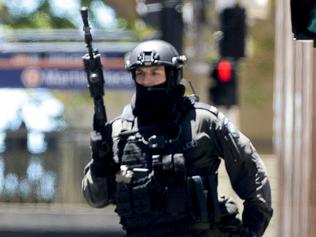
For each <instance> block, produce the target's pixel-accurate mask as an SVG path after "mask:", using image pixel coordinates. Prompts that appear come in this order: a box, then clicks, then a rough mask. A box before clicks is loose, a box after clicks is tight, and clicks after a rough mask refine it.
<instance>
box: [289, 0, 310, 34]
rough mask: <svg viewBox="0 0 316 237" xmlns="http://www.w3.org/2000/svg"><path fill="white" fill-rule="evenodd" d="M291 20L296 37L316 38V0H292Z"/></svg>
mask: <svg viewBox="0 0 316 237" xmlns="http://www.w3.org/2000/svg"><path fill="white" fill-rule="evenodd" d="M291 20H292V31H293V34H294V37H295V38H296V39H312V40H316V1H315V0H291Z"/></svg>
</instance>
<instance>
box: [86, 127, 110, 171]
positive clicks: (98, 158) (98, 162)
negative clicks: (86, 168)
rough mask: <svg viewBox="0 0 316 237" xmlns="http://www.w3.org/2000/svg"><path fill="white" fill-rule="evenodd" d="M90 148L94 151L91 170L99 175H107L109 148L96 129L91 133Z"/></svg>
mask: <svg viewBox="0 0 316 237" xmlns="http://www.w3.org/2000/svg"><path fill="white" fill-rule="evenodd" d="M90 148H91V153H92V154H91V156H92V163H91V166H90V167H91V171H92V172H93V174H94V175H95V176H98V177H105V176H107V174H108V168H109V164H107V161H106V155H107V153H108V151H109V149H108V145H107V143H106V142H105V141H104V140H103V139H102V135H101V134H100V133H97V132H96V131H92V132H91V133H90Z"/></svg>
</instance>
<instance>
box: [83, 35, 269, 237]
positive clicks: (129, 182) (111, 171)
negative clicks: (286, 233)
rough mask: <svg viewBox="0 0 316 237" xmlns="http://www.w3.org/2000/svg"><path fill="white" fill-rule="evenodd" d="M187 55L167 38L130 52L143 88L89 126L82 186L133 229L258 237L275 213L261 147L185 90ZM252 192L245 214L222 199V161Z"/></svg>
mask: <svg viewBox="0 0 316 237" xmlns="http://www.w3.org/2000/svg"><path fill="white" fill-rule="evenodd" d="M184 61H185V57H184V56H180V55H179V54H178V52H177V51H176V49H175V48H174V47H173V46H172V45H170V44H169V43H167V42H164V41H160V40H150V41H145V42H142V43H140V44H139V45H138V46H136V47H135V48H134V49H133V50H132V51H131V52H130V53H129V54H128V55H127V57H126V68H127V70H129V71H130V72H131V73H132V76H133V79H134V81H135V85H136V93H135V95H134V97H133V98H132V100H131V102H130V104H129V105H127V106H125V108H124V110H123V112H122V114H121V115H120V116H119V117H117V118H116V119H114V120H113V121H111V122H108V123H107V124H105V125H104V127H103V128H102V132H101V134H99V133H96V132H92V133H91V150H92V159H91V161H90V162H89V164H88V165H87V166H86V168H85V171H84V172H85V176H84V178H83V181H82V189H83V194H84V196H85V198H86V200H87V201H88V203H89V204H90V205H91V206H93V207H97V208H101V207H105V206H106V205H107V204H109V203H113V204H115V205H116V209H115V211H116V212H117V213H118V215H119V216H120V223H121V224H122V226H123V229H124V231H125V235H126V236H127V237H158V236H170V237H178V236H179V237H180V236H181V237H183V236H185V237H206V236H208V237H215V236H216V237H225V236H227V237H228V236H236V237H237V236H242V237H260V236H262V235H263V233H264V231H265V229H266V227H267V225H268V223H269V221H270V219H271V216H272V212H273V211H272V208H271V190H270V184H269V180H268V177H267V173H266V169H265V167H264V164H263V163H262V161H261V159H260V157H259V155H258V153H257V152H256V150H255V148H254V147H253V145H252V144H251V142H250V141H249V139H248V138H247V137H245V136H244V135H243V134H242V133H240V132H239V131H238V130H237V129H236V128H235V127H234V126H233V125H232V123H231V122H230V121H229V120H228V119H227V118H226V117H225V116H224V115H223V114H222V113H221V112H219V111H218V110H217V109H216V108H215V107H212V106H209V105H206V104H204V103H200V102H197V101H196V100H195V97H190V96H184V91H185V88H184V86H183V85H181V84H180V80H181V78H182V66H183V64H184ZM222 160H224V161H225V167H226V170H227V173H228V175H229V178H230V181H231V184H232V187H233V189H234V190H235V192H236V193H237V194H238V196H239V197H240V198H241V199H243V200H244V209H243V213H242V221H240V220H239V219H238V217H237V213H238V211H237V209H236V206H235V204H234V202H232V200H231V199H229V198H218V195H217V183H218V182H217V171H218V167H219V165H220V162H221V161H222Z"/></svg>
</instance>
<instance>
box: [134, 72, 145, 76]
mask: <svg viewBox="0 0 316 237" xmlns="http://www.w3.org/2000/svg"><path fill="white" fill-rule="evenodd" d="M143 74H144V73H143V72H140V71H138V72H136V76H141V75H143Z"/></svg>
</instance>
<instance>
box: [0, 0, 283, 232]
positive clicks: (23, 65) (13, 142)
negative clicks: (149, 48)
mask: <svg viewBox="0 0 316 237" xmlns="http://www.w3.org/2000/svg"><path fill="white" fill-rule="evenodd" d="M81 6H87V7H89V21H90V25H91V30H92V36H93V47H94V48H97V49H98V51H99V52H100V54H101V57H102V64H103V70H104V71H103V72H104V78H105V96H104V101H105V106H106V110H107V115H108V118H109V119H113V118H115V117H116V116H118V115H119V114H120V113H121V110H122V108H123V106H124V105H125V104H127V103H128V102H129V100H130V98H131V95H132V94H133V91H134V87H133V83H132V80H131V78H130V75H129V74H128V73H127V72H125V70H124V55H125V54H126V52H128V51H129V50H130V49H132V48H133V47H134V46H135V45H136V44H137V43H139V42H141V41H143V40H146V39H164V40H166V41H169V42H170V43H172V44H173V45H174V46H175V47H176V48H177V49H178V50H179V52H181V53H183V54H185V55H186V56H187V57H188V62H187V65H186V67H185V73H184V79H185V80H184V82H183V83H184V84H185V85H186V87H187V94H191V93H193V92H195V93H196V94H197V95H198V96H199V98H200V101H203V102H206V103H209V104H212V105H215V106H217V107H218V108H219V109H220V110H222V111H223V112H224V113H225V114H226V115H227V116H228V117H229V118H230V119H231V120H232V121H233V122H234V123H235V124H236V125H237V127H239V129H240V130H241V131H242V132H243V133H244V134H245V135H247V136H248V137H249V138H250V139H251V140H252V142H253V143H254V145H255V147H256V148H257V150H258V152H259V153H260V154H261V156H262V157H263V159H264V162H265V163H266V166H267V168H268V172H269V174H270V178H271V181H272V190H273V198H274V200H277V192H276V185H277V182H276V180H277V161H276V159H275V155H274V151H273V145H272V144H273V139H272V138H273V90H274V54H275V52H274V39H275V35H274V32H275V30H274V25H275V17H274V16H275V2H274V1H273V0H248V1H242V0H240V1H237V0H225V1H224V0H218V1H212V0H194V1H193V0H166V1H155V0H137V1H136V0H124V1H122V0H120V1H119V0H81V1H80V0H68V1H62V0H25V1H18V0H2V1H0V216H1V217H0V233H3V234H6V235H3V236H72V235H73V236H81V235H82V236H84V234H88V235H90V236H91V234H94V235H93V236H119V233H120V232H119V226H118V220H117V218H116V217H115V215H114V214H113V207H109V208H107V209H105V210H104V209H102V210H95V209H92V208H90V207H88V206H87V204H86V203H85V201H84V200H83V197H82V195H81V190H80V185H81V179H82V172H83V168H84V166H85V164H86V163H87V162H88V161H89V132H90V130H91V128H92V116H93V102H92V98H91V97H90V95H89V91H88V88H87V80H86V74H85V72H84V70H83V64H82V59H81V58H82V56H83V55H84V54H85V53H86V47H85V43H84V34H83V31H82V28H83V25H82V22H81V17H80V11H79V10H80V7H81ZM190 84H191V85H192V86H193V88H194V90H192V88H191V87H190ZM221 172H222V173H221V180H222V183H223V184H224V185H222V187H221V188H220V192H221V194H227V195H232V196H234V197H235V195H234V194H233V192H232V191H231V190H230V185H229V182H228V180H227V176H226V175H225V172H224V171H221ZM235 198H237V197H235ZM275 208H276V206H275ZM277 212H278V211H277V209H276V213H277ZM275 220H276V218H275V217H274V218H273V220H272V224H271V225H270V227H269V229H268V231H267V233H266V235H265V236H276V235H275V233H276V224H275V223H276V222H275ZM1 236H2V235H1Z"/></svg>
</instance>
